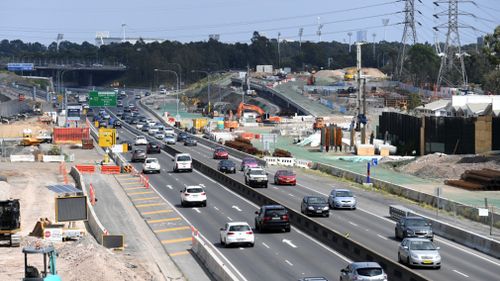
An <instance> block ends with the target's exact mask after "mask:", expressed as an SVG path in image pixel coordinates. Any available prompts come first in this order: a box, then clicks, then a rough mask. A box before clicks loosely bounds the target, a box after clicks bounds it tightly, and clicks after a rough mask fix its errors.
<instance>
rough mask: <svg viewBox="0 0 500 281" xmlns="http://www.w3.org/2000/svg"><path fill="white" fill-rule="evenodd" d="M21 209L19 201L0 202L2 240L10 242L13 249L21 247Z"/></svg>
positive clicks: (0, 238)
mask: <svg viewBox="0 0 500 281" xmlns="http://www.w3.org/2000/svg"><path fill="white" fill-rule="evenodd" d="M20 230H21V207H20V205H19V199H13V200H0V240H2V241H9V245H10V246H11V247H19V245H20V244H21V235H19V234H17V233H18V232H19V231H20Z"/></svg>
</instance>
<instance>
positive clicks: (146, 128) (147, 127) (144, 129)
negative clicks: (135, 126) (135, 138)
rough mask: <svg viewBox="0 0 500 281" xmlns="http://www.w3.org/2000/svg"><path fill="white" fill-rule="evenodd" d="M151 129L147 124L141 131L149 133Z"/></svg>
mask: <svg viewBox="0 0 500 281" xmlns="http://www.w3.org/2000/svg"><path fill="white" fill-rule="evenodd" d="M150 128H151V127H149V125H148V124H145V125H144V126H142V128H141V131H142V132H147V131H149V129H150Z"/></svg>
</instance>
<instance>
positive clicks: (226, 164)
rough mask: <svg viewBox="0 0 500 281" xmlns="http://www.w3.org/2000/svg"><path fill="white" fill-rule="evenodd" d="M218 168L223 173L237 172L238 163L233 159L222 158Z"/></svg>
mask: <svg viewBox="0 0 500 281" xmlns="http://www.w3.org/2000/svg"><path fill="white" fill-rule="evenodd" d="M217 169H218V170H219V171H221V172H223V173H231V174H236V164H234V162H233V161H231V160H222V161H220V162H219V164H218V165H217Z"/></svg>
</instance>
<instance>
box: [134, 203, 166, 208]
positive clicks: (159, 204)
mask: <svg viewBox="0 0 500 281" xmlns="http://www.w3.org/2000/svg"><path fill="white" fill-rule="evenodd" d="M163 205H165V203H150V204H138V205H135V206H136V207H137V208H146V207H155V206H163Z"/></svg>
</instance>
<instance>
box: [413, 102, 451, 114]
mask: <svg viewBox="0 0 500 281" xmlns="http://www.w3.org/2000/svg"><path fill="white" fill-rule="evenodd" d="M451 103H452V101H451V100H448V99H442V100H437V101H433V102H430V103H428V104H423V105H420V106H417V107H415V111H416V112H417V113H418V114H419V115H424V116H451Z"/></svg>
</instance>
